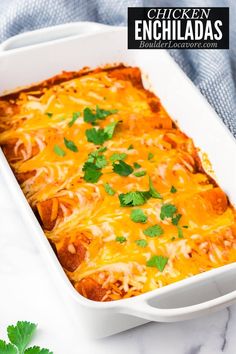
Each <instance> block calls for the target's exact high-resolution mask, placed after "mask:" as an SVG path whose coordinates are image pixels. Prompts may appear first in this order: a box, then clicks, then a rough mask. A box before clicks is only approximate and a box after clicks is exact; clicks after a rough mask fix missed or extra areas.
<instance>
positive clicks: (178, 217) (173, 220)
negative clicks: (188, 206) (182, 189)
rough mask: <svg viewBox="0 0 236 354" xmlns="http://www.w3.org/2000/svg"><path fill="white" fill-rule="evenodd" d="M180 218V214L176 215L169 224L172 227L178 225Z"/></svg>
mask: <svg viewBox="0 0 236 354" xmlns="http://www.w3.org/2000/svg"><path fill="white" fill-rule="evenodd" d="M181 217H182V214H176V215H175V216H173V217H172V219H171V222H172V224H173V225H178V223H179V220H180V218H181Z"/></svg>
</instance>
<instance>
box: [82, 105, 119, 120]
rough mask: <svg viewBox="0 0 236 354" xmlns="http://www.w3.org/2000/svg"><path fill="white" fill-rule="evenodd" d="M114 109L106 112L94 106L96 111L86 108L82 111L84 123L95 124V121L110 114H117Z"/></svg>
mask: <svg viewBox="0 0 236 354" xmlns="http://www.w3.org/2000/svg"><path fill="white" fill-rule="evenodd" d="M117 112H118V111H117V110H116V109H112V110H106V109H102V108H99V106H96V111H95V110H92V109H90V108H89V107H86V108H85V109H84V121H85V122H87V123H95V122H96V120H97V119H102V120H103V119H105V118H106V117H108V116H110V115H111V114H114V113H117Z"/></svg>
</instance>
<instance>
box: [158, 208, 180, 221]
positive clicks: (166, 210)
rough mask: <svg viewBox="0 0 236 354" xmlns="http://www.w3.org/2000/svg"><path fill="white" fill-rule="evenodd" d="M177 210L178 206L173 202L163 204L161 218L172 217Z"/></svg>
mask: <svg viewBox="0 0 236 354" xmlns="http://www.w3.org/2000/svg"><path fill="white" fill-rule="evenodd" d="M176 212H177V208H176V206H175V205H173V204H163V205H162V207H161V213H160V218H161V220H164V219H165V218H172V217H173V216H174V214H175V213H176Z"/></svg>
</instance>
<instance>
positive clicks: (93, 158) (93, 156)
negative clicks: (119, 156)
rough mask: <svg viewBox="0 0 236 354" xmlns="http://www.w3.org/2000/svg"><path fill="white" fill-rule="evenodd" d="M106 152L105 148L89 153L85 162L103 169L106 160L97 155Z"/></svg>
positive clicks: (102, 156)
mask: <svg viewBox="0 0 236 354" xmlns="http://www.w3.org/2000/svg"><path fill="white" fill-rule="evenodd" d="M104 151H106V148H105V149H104V148H102V149H101V148H100V149H98V150H96V151H92V152H90V154H89V156H88V160H87V162H91V163H94V164H95V165H96V167H98V168H103V167H105V166H106V165H107V160H106V157H105V156H104V155H99V153H100V152H104Z"/></svg>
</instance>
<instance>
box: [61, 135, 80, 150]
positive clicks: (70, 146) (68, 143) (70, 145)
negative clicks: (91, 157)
mask: <svg viewBox="0 0 236 354" xmlns="http://www.w3.org/2000/svg"><path fill="white" fill-rule="evenodd" d="M64 144H65V146H66V147H67V149H69V150H71V151H73V152H78V151H79V150H78V148H77V146H76V145H75V143H74V142H73V141H71V140H67V139H66V138H64Z"/></svg>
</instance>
